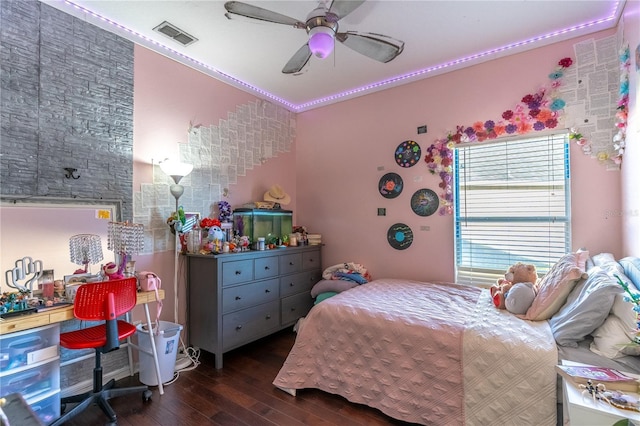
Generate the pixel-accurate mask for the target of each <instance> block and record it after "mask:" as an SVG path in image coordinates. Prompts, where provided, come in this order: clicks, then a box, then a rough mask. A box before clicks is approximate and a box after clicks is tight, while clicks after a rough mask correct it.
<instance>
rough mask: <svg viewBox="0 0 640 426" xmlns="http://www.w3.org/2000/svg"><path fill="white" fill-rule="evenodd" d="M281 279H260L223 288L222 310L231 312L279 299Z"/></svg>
mask: <svg viewBox="0 0 640 426" xmlns="http://www.w3.org/2000/svg"><path fill="white" fill-rule="evenodd" d="M278 284H279V280H278V279H277V278H274V279H272V280H266V281H258V282H253V283H250V284H244V285H238V286H235V287H225V288H224V289H223V290H222V312H223V313H225V314H226V313H229V312H233V311H237V310H240V309H245V308H249V307H251V306H255V305H259V304H261V303H265V302H270V301H272V300H277V299H278Z"/></svg>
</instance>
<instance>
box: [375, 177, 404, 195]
mask: <svg viewBox="0 0 640 426" xmlns="http://www.w3.org/2000/svg"><path fill="white" fill-rule="evenodd" d="M403 185H404V184H403V182H402V178H401V177H400V175H399V174H397V173H387V174H386V175H384V176H382V177H381V178H380V181H379V182H378V191H379V192H380V195H382V196H383V197H384V198H396V197H397V196H398V195H400V193H401V192H402V187H403Z"/></svg>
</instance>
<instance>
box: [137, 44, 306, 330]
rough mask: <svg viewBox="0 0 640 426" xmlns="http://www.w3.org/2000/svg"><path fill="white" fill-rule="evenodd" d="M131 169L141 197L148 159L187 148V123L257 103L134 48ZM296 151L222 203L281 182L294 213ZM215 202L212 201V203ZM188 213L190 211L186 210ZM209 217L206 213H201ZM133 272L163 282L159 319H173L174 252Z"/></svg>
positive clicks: (251, 197) (263, 168)
mask: <svg viewBox="0 0 640 426" xmlns="http://www.w3.org/2000/svg"><path fill="white" fill-rule="evenodd" d="M134 88H135V89H134V149H133V157H134V169H133V185H134V187H133V191H134V193H135V192H140V185H141V184H142V183H152V182H153V167H152V166H151V162H152V160H153V161H154V163H156V164H157V163H158V161H159V160H162V159H164V158H167V157H169V158H178V152H179V151H178V144H179V143H187V142H188V139H187V131H188V129H189V123H190V122H192V123H193V124H202V125H204V126H210V125H217V124H218V123H219V121H220V120H221V119H226V118H227V114H228V113H229V112H233V111H235V110H236V106H237V105H243V104H247V103H248V102H251V101H256V99H257V98H256V97H255V96H253V95H251V94H248V93H246V92H244V91H241V90H238V89H236V88H234V87H231V86H229V85H227V84H225V83H222V82H220V81H218V80H216V79H214V78H211V77H209V76H207V75H205V74H203V73H201V72H198V71H196V70H194V69H192V68H189V67H187V66H185V65H182V64H180V63H178V62H176V61H173V60H171V59H169V58H166V57H164V56H161V55H158V54H157V53H154V52H152V51H150V50H148V49H146V48H144V47H140V46H137V45H136V46H135V64H134ZM294 163H295V146H294V147H293V149H292V151H291V152H287V153H281V154H279V155H278V156H277V157H274V158H272V159H269V160H268V161H267V162H266V163H265V164H263V165H260V166H257V167H255V168H254V169H253V170H247V176H244V177H239V178H238V183H237V184H235V185H230V188H229V190H230V194H229V197H228V198H227V199H226V201H228V202H229V203H230V204H231V207H232V208H236V207H240V206H241V205H242V204H244V203H247V202H251V201H256V200H261V199H262V197H263V194H264V192H265V191H266V190H267V189H268V188H269V187H270V186H271V185H273V184H275V183H280V185H282V186H283V188H285V189H286V191H287V192H288V193H289V194H291V196H292V202H291V205H289V206H287V207H288V208H291V209H292V210H294V212H295V211H296V208H295V206H296V204H295V203H296V196H295V194H296V179H295V167H293V166H292V164H294ZM218 201H220V200H211V202H212V203H216V202H218ZM184 207H185V209H186V210H187V211H193V209H192V208H191V207H190V206H188V205H185V206H184ZM146 208H147V206H146V205H145V204H144V203H142V206H141V208H140V209H137V211H136V213H135V214H136V215H139V214H144V211H145V209H146ZM140 212H142V213H140ZM201 213H204V214H208V212H201ZM136 262H137V263H136V269H137V270H138V271H142V270H151V271H154V272H156V273H157V274H158V275H159V276H160V277H161V278H162V285H163V288H164V289H165V291H166V300H165V303H164V309H163V311H162V319H165V320H168V321H173V319H174V302H175V296H174V290H173V277H174V252H173V251H164V252H162V251H160V252H158V251H156V252H155V253H153V254H151V255H139V256H136ZM185 273H186V265H185V264H184V258H181V259H180V264H179V265H178V289H179V290H178V297H179V307H180V314H179V322H180V323H181V324H186V321H185V320H184V318H185V306H186V304H185V301H186V290H185V288H186V287H185V281H184V275H185Z"/></svg>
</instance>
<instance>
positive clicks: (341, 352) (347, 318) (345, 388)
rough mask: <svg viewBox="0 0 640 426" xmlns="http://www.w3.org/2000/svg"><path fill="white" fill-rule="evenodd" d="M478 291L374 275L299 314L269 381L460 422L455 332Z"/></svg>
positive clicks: (459, 334) (421, 417) (413, 416)
mask: <svg viewBox="0 0 640 426" xmlns="http://www.w3.org/2000/svg"><path fill="white" fill-rule="evenodd" d="M399 290H400V291H399ZM480 293H481V289H478V288H473V287H467V286H460V285H455V284H450V285H436V284H429V285H426V284H425V283H420V282H415V281H406V280H377V281H373V282H371V283H368V284H365V285H362V286H359V287H356V288H353V289H351V290H349V291H347V292H344V293H341V294H339V295H337V296H334V297H332V298H330V299H327V300H325V301H323V302H322V303H320V304H318V305H317V306H315V307H314V308H313V309H312V310H311V312H310V313H309V315H308V316H307V318H306V319H305V320H304V322H303V324H302V326H301V328H300V330H299V331H298V336H297V338H296V342H295V345H294V347H293V348H292V350H291V353H290V354H289V356H288V358H287V360H286V361H285V363H284V365H283V367H282V369H281V370H280V373H279V374H278V376H277V377H276V379H275V380H274V382H273V383H274V385H276V386H278V387H280V388H283V389H303V388H317V389H321V390H324V391H326V392H330V393H335V394H339V395H342V396H344V397H345V398H347V399H348V400H349V401H351V402H356V403H362V404H366V405H368V406H372V407H376V408H378V409H380V410H381V411H383V412H384V413H386V414H388V415H390V416H392V417H394V418H397V419H401V420H406V421H411V422H418V423H425V424H457V425H461V424H464V414H463V394H464V383H463V365H462V353H463V352H462V344H463V343H462V339H463V332H464V328H465V322H466V321H467V318H468V315H469V314H470V313H471V312H473V311H474V308H475V305H476V302H477V300H478V297H479V295H480Z"/></svg>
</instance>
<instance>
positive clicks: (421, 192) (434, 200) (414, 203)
mask: <svg viewBox="0 0 640 426" xmlns="http://www.w3.org/2000/svg"><path fill="white" fill-rule="evenodd" d="M439 204H440V202H439V200H438V194H436V193H435V192H434V191H432V190H430V189H428V188H424V189H418V190H417V191H416V192H414V194H413V196H412V197H411V210H413V212H414V213H415V214H417V215H418V216H431V215H432V214H434V213H435V212H436V211H437V210H438V205H439Z"/></svg>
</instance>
